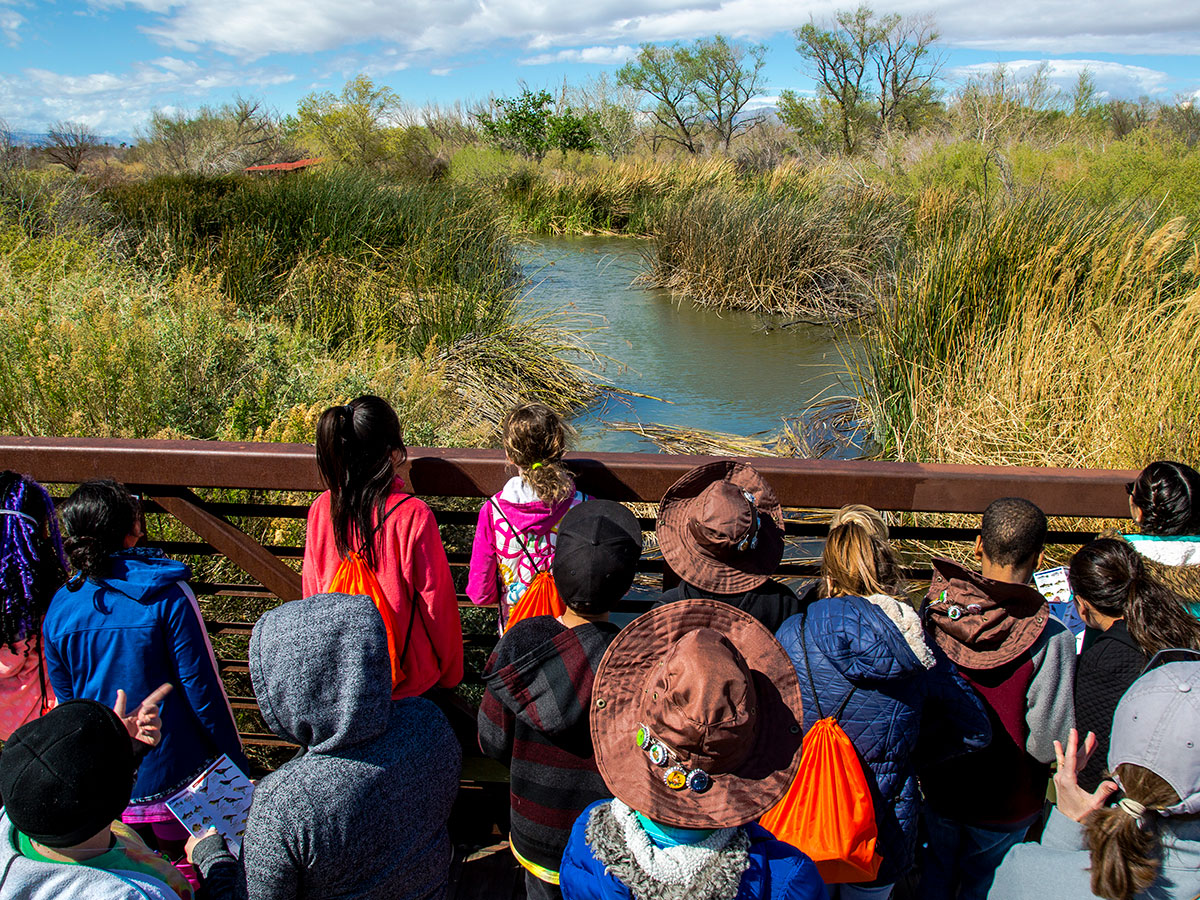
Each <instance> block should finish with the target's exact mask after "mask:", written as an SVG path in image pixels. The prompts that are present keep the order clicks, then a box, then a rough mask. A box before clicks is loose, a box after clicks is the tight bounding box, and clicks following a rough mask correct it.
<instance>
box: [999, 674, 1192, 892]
mask: <svg viewBox="0 0 1200 900" xmlns="http://www.w3.org/2000/svg"><path fill="white" fill-rule="evenodd" d="M1185 656H1186V657H1190V660H1191V661H1187V660H1186V659H1180V657H1185ZM1170 659H1175V660H1178V661H1174V662H1163V664H1162V665H1157V666H1156V664H1157V663H1159V662H1162V661H1164V660H1170ZM1197 659H1200V656H1198V655H1197V654H1195V653H1194V652H1192V653H1188V652H1186V651H1185V652H1184V653H1180V652H1179V651H1171V650H1167V651H1164V652H1163V653H1161V654H1160V655H1159V656H1158V657H1156V659H1155V660H1153V661H1152V662H1151V663H1150V668H1149V670H1148V671H1147V672H1146V673H1145V674H1144V675H1142V676H1141V677H1140V678H1139V679H1138V680H1137V681H1135V682H1134V683H1133V685H1132V686H1131V687H1130V688H1129V690H1128V691H1127V692H1126V693H1125V696H1124V697H1122V698H1121V702H1120V703H1119V704H1118V705H1117V710H1116V714H1115V715H1114V716H1113V726H1112V741H1111V743H1110V744H1109V748H1108V770H1109V771H1110V772H1111V773H1112V777H1113V781H1106V782H1104V783H1103V784H1101V785H1100V788H1099V789H1098V790H1097V791H1096V792H1095V793H1091V794H1089V793H1087V792H1086V791H1085V790H1083V788H1081V787H1080V786H1079V785H1078V784H1077V783H1076V774H1077V773H1078V772H1079V771H1081V770H1082V769H1083V766H1084V765H1085V764H1086V763H1087V759H1088V756H1089V755H1090V753H1091V752H1092V751H1093V750H1094V749H1095V741H1094V739H1093V736H1092V735H1090V734H1089V735H1088V739H1087V740H1086V741H1085V742H1084V747H1083V748H1082V750H1081V752H1078V753H1077V752H1076V744H1077V735H1076V733H1075V732H1074V731H1072V732H1071V735H1070V739H1069V740H1068V741H1067V744H1066V748H1065V750H1064V749H1063V748H1062V747H1059V748H1057V749H1058V771H1057V773H1056V774H1055V776H1054V783H1055V787H1056V788H1057V791H1056V793H1057V805H1056V808H1055V809H1054V810H1053V811H1052V812H1051V813H1050V819H1049V821H1048V822H1047V823H1046V830H1045V831H1044V832H1043V834H1042V842H1041V844H1040V845H1039V844H1018V845H1017V846H1016V847H1014V848H1013V849H1012V850H1011V851H1009V853H1008V855H1007V856H1006V857H1005V858H1004V862H1003V864H1002V865H1001V866H1000V868H999V870H997V872H996V880H995V883H994V884H993V885H992V890H991V893H990V894H989V895H988V897H989V898H990V900H1024V898H1043V897H1054V898H1056V900H1059V898H1061V900H1076V898H1078V900H1085V898H1087V900H1091V898H1093V897H1104V898H1106V900H1133V898H1134V897H1139V898H1155V900H1192V898H1193V897H1196V896H1197V895H1200V816H1198V814H1200V750H1198V749H1197V747H1196V736H1197V735H1198V734H1200V662H1197V661H1196V660H1197ZM1118 788H1119V789H1120V790H1121V791H1122V794H1121V796H1120V799H1119V800H1118V802H1117V803H1116V804H1115V805H1113V806H1111V807H1106V806H1105V804H1106V802H1107V801H1109V800H1110V799H1111V798H1112V797H1113V796H1115V792H1116V791H1117V790H1118Z"/></svg>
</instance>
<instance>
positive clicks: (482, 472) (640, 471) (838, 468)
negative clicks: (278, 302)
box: [0, 436, 1136, 743]
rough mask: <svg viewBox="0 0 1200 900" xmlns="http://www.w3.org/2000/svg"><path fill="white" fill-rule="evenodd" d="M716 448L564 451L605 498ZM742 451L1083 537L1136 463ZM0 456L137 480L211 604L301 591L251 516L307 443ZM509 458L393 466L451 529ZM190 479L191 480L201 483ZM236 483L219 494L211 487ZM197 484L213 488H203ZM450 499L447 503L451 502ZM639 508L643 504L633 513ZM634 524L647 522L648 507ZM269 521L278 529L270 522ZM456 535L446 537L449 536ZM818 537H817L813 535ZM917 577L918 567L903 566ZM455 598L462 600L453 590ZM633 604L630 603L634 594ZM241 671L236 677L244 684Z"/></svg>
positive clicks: (83, 444)
mask: <svg viewBox="0 0 1200 900" xmlns="http://www.w3.org/2000/svg"><path fill="white" fill-rule="evenodd" d="M713 458H714V457H697V456H671V455H664V454H644V453H594V454H588V453H574V454H568V456H567V463H568V465H569V467H570V468H571V469H572V471H573V472H574V473H575V475H576V478H577V481H578V484H579V486H580V488H581V489H582V490H584V491H586V492H587V493H589V494H591V495H593V496H597V497H606V498H610V499H613V500H621V501H636V502H645V503H656V502H657V501H658V500H659V499H660V498H661V497H662V494H663V492H664V491H665V490H666V489H667V487H669V486H670V485H671V484H672V483H673V482H674V481H675V480H676V479H677V478H678V477H679V476H680V475H682V474H683V473H684V472H686V471H687V470H689V469H690V468H692V467H693V466H695V465H698V464H700V463H703V462H708V461H711V460H712V459H713ZM747 461H749V462H752V463H753V465H754V466H755V468H757V469H758V470H759V471H760V472H761V473H762V474H763V475H764V476H765V477H766V478H767V480H768V481H769V482H770V483H771V485H772V486H773V487H774V489H775V492H776V494H777V495H778V496H779V499H780V501H781V502H782V504H783V505H784V507H785V508H791V509H804V510H823V509H836V508H837V507H840V506H842V505H844V504H846V503H865V504H868V505H870V506H873V507H875V508H876V509H880V510H885V511H889V512H897V513H970V514H978V513H980V512H982V511H983V509H984V508H985V507H986V506H987V505H988V504H989V503H990V502H991V501H992V500H995V499H996V498H998V497H1005V496H1020V497H1025V498H1027V499H1029V500H1032V501H1033V502H1034V503H1036V504H1037V505H1038V506H1040V507H1041V508H1042V509H1043V510H1045V512H1046V513H1047V514H1048V515H1051V516H1056V517H1066V518H1070V519H1079V520H1083V523H1082V525H1080V526H1077V527H1073V528H1068V529H1061V530H1057V531H1054V532H1052V534H1051V535H1050V540H1051V542H1053V543H1057V544H1065V545H1071V544H1079V543H1083V542H1085V541H1087V540H1089V539H1090V538H1091V537H1092V536H1093V534H1094V532H1095V529H1094V528H1089V526H1088V523H1087V520H1089V519H1111V518H1122V517H1125V516H1126V515H1127V514H1128V508H1127V498H1126V495H1125V492H1124V490H1123V489H1122V486H1123V484H1124V483H1125V482H1126V481H1129V480H1130V479H1131V478H1132V477H1134V475H1135V474H1136V473H1134V472H1130V471H1113V470H1087V469H1037V468H1017V467H976V466H948V465H923V464H916V463H891V462H873V461H844V460H842V461H834V460H797V459H772V458H754V459H752V460H747ZM0 468H8V469H15V470H17V471H20V472H22V473H25V474H28V475H31V476H32V477H34V478H36V479H37V480H38V481H40V482H42V483H43V484H47V485H50V486H54V485H61V486H69V485H73V484H77V483H79V482H81V481H85V480H87V479H89V478H96V477H111V478H116V479H117V480H119V481H123V482H125V483H126V484H129V485H131V486H133V487H134V488H135V489H137V490H138V491H140V492H141V494H142V496H143V500H144V503H145V504H146V508H147V511H148V512H151V513H157V514H161V515H166V516H170V517H172V518H173V519H175V520H177V521H178V522H179V523H180V524H181V525H182V526H184V527H185V528H186V530H187V532H189V533H190V534H191V535H194V539H186V540H170V541H159V542H158V544H159V546H161V547H163V549H165V550H166V551H167V552H169V553H171V554H173V555H180V556H189V557H196V558H212V557H217V558H220V557H224V558H225V559H227V560H228V561H229V562H230V563H232V564H233V565H234V566H236V568H237V569H238V570H240V572H241V573H243V574H242V577H238V578H236V579H234V578H232V577H229V578H226V579H225V580H209V581H199V582H197V583H196V585H195V586H196V588H197V593H199V594H200V595H201V596H202V597H203V598H205V600H206V602H207V603H208V604H209V605H212V604H214V603H215V602H216V601H218V600H221V601H223V602H225V603H226V604H227V603H228V602H229V601H231V600H241V601H245V602H246V603H248V604H249V603H257V604H259V605H260V606H269V605H271V604H273V603H275V602H277V601H286V600H291V599H294V598H297V597H299V596H300V575H299V572H298V568H297V565H296V563H297V561H298V560H299V559H300V557H301V556H302V555H303V540H302V537H294V538H293V540H292V541H291V542H288V543H279V542H278V541H272V540H263V539H260V538H259V537H256V536H255V535H254V534H253V533H252V532H254V531H255V530H257V531H262V530H263V529H262V528H261V527H259V528H257V529H255V528H251V527H249V526H250V524H253V523H259V524H260V525H261V523H263V522H270V521H272V520H273V521H276V522H291V523H293V525H292V528H291V532H292V533H293V534H294V535H299V529H300V528H302V526H301V525H299V524H298V523H300V522H303V520H304V517H305V513H306V511H307V508H308V504H309V502H311V500H312V497H313V496H314V495H315V494H316V493H317V492H319V491H321V490H322V485H321V482H320V476H319V474H318V472H317V466H316V459H315V455H314V452H313V448H312V446H311V445H309V444H267V443H224V442H218V441H133V440H100V439H76V438H34V437H4V436H0ZM510 474H511V472H510V471H509V470H508V469H507V468H506V464H505V460H504V455H503V453H501V452H500V451H498V450H479V449H437V448H423V447H413V448H410V449H409V458H408V461H407V463H406V464H405V466H404V468H403V470H402V472H401V475H402V476H403V477H404V479H405V480H406V482H407V483H408V485H409V487H410V489H412V490H414V491H415V492H416V493H417V494H419V495H421V496H422V497H423V498H425V499H427V500H428V501H429V502H430V505H431V506H432V507H433V508H434V510H435V512H436V515H437V519H438V524H439V526H440V527H441V528H442V529H443V533H445V532H446V531H447V529H454V528H458V529H459V532H460V534H461V533H463V532H465V531H468V530H469V529H470V528H471V527H473V525H474V523H475V517H476V511H477V509H478V506H477V504H473V503H468V504H464V503H463V502H462V500H461V499H460V498H482V497H486V496H488V495H490V494H493V493H495V492H496V491H498V490H499V489H500V488H501V487H502V486H503V484H504V481H505V480H506V478H507V477H508V476H509V475H510ZM198 492H200V493H198ZM243 492H249V493H248V494H246V496H247V497H248V499H244V500H243V499H233V500H231V499H228V496H220V495H222V494H226V495H228V494H239V495H240V494H242V493H243ZM202 494H208V495H210V496H202ZM453 507H457V508H453ZM646 512H647V511H645V510H643V513H646ZM642 522H643V527H645V528H646V529H647V530H651V529H652V528H653V525H654V520H653V517H652V515H644V516H643V519H642ZM976 527H977V526H976V525H975V524H971V525H969V526H968V525H962V526H960V525H928V524H909V525H901V526H898V527H895V528H893V529H892V534H893V537H894V538H896V539H898V540H920V541H931V542H932V541H967V540H973V539H974V536H975V533H976ZM277 530H278V529H277ZM825 531H826V528H825V526H824V525H823V524H821V522H820V521H819V520H818V519H817V518H815V517H813V516H811V515H807V516H802V515H795V514H793V515H789V517H788V521H787V523H786V532H787V534H788V535H789V536H790V537H792V538H795V539H798V540H797V541H793V542H792V543H793V544H794V545H796V546H799V547H801V548H803V546H804V544H805V539H811V540H812V541H813V542H815V541H819V539H820V538H821V537H822V536H823V535H824V533H825ZM456 543H457V544H458V545H459V546H458V547H457V548H456V547H455V544H456ZM447 544H448V546H449V547H450V552H449V554H448V555H449V556H450V561H451V565H452V567H453V569H454V570H455V572H456V581H458V582H460V587H461V584H465V570H466V565H467V561H468V556H469V546H470V544H469V540H468V541H466V543H465V546H462V544H463V542H462V541H461V540H460V541H457V542H455V541H447ZM816 546H817V548H818V549H819V545H816ZM639 568H640V570H641V571H642V572H643V574H644V575H645V576H646V577H658V576H662V575H665V576H666V577H670V573H669V572H664V566H663V563H662V561H661V559H656V558H654V557H653V556H651V555H648V556H647V558H645V559H643V561H642V563H641V564H640V567H639ZM780 573H781V576H783V577H806V576H811V575H814V574H816V561H815V557H814V556H813V555H812V554H811V553H808V554H806V553H805V552H804V551H803V549H801V550H800V551H798V552H789V555H788V558H786V559H785V563H784V565H783V566H781V568H780ZM910 574H912V575H913V576H914V577H920V576H921V575H922V574H924V571H923V570H921V569H920V568H919V567H918V568H917V569H914V570H910ZM460 601H461V602H462V603H463V605H464V606H469V604H467V603H466V602H465V598H463V597H461V596H460ZM631 606H632V607H633V608H634V609H635V610H636V608H637V604H636V603H634V604H631ZM207 624H208V626H209V630H210V633H211V634H213V635H214V637H219V638H245V637H247V636H248V635H249V632H250V628H251V626H252V624H253V623H252V622H251V621H232V620H230V619H229V618H228V617H227V616H226V617H221V616H214V617H212V618H211V619H210V620H209V621H208V623H207ZM491 634H492V635H493V636H491V637H489V635H488V634H487V633H482V634H481V633H476V634H472V635H468V636H467V638H466V641H467V647H468V651H469V652H474V653H475V655H476V658H478V657H479V656H480V655H486V652H487V650H488V648H489V646H490V643H491V642H492V641H494V632H491ZM219 662H220V664H221V667H222V673H223V674H224V675H226V676H229V677H233V678H234V679H235V680H236V678H237V677H238V676H243V675H244V674H245V668H246V664H245V659H244V656H240V655H235V656H221V658H220V660H219ZM244 683H245V682H244V681H243V685H244ZM231 694H232V698H231V699H232V701H233V703H234V705H235V707H238V708H240V709H245V710H254V709H256V706H255V703H254V698H253V696H251V695H250V694H251V692H250V691H249V690H248V689H246V688H245V687H243V688H242V689H240V690H232V691H231ZM247 737H248V739H249V740H251V741H257V742H260V743H272V742H274V739H273V738H271V737H270V736H269V735H266V734H265V733H262V732H261V731H259V732H249V733H247Z"/></svg>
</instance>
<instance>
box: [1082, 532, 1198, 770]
mask: <svg viewBox="0 0 1200 900" xmlns="http://www.w3.org/2000/svg"><path fill="white" fill-rule="evenodd" d="M1070 581H1071V589H1072V591H1073V593H1074V595H1075V607H1076V609H1077V610H1078V612H1079V617H1080V618H1081V619H1083V621H1084V622H1085V623H1087V626H1088V637H1087V639H1086V640H1085V642H1084V646H1083V652H1082V653H1080V654H1079V659H1078V662H1077V663H1076V668H1075V719H1076V724H1077V726H1078V727H1079V730H1080V731H1081V732H1083V733H1087V732H1089V731H1090V732H1092V733H1094V734H1095V735H1096V741H1097V743H1096V747H1097V750H1096V752H1095V753H1093V754H1092V755H1091V757H1090V758H1089V760H1088V762H1087V765H1086V766H1084V767H1083V768H1082V769H1081V770H1080V772H1079V784H1080V786H1081V787H1083V788H1084V789H1085V790H1089V791H1094V790H1095V789H1096V788H1097V786H1099V784H1100V782H1101V781H1102V780H1103V777H1104V760H1105V758H1106V757H1107V755H1108V739H1109V733H1110V732H1111V730H1112V721H1113V712H1114V711H1115V710H1116V708H1117V701H1119V700H1120V699H1121V695H1122V694H1124V693H1125V690H1126V689H1127V688H1128V687H1129V686H1130V685H1131V684H1133V682H1134V679H1136V678H1137V677H1138V675H1140V674H1141V673H1142V670H1143V669H1144V668H1145V666H1146V660H1147V659H1149V658H1150V657H1151V656H1153V655H1154V654H1155V653H1157V652H1158V651H1159V650H1165V649H1168V648H1173V647H1183V648H1188V649H1193V650H1200V622H1197V621H1196V619H1195V618H1193V617H1192V616H1190V615H1189V614H1188V613H1187V612H1186V611H1185V610H1184V608H1183V607H1182V606H1181V605H1180V604H1179V602H1178V601H1177V600H1176V598H1175V596H1174V595H1173V594H1172V593H1171V592H1170V591H1169V590H1167V588H1165V587H1164V586H1163V585H1162V584H1161V583H1160V582H1159V581H1158V580H1157V579H1156V578H1155V577H1154V576H1153V574H1151V572H1150V571H1149V568H1148V567H1147V565H1146V564H1145V561H1144V560H1143V559H1142V557H1141V556H1140V555H1139V554H1138V552H1137V551H1136V550H1134V549H1133V547H1132V546H1131V545H1130V544H1129V543H1127V542H1125V541H1122V540H1119V539H1113V538H1101V539H1099V540H1096V541H1092V542H1091V543H1090V544H1087V545H1086V546H1084V547H1082V548H1080V550H1079V551H1078V552H1077V553H1076V554H1075V555H1074V556H1073V557H1072V558H1071V568H1070Z"/></svg>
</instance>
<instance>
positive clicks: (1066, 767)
mask: <svg viewBox="0 0 1200 900" xmlns="http://www.w3.org/2000/svg"><path fill="white" fill-rule="evenodd" d="M1095 751H1096V735H1094V734H1092V732H1090V731H1089V732H1088V733H1087V737H1086V738H1084V740H1083V748H1082V749H1080V747H1079V732H1077V731H1076V730H1075V729H1074V728H1072V729H1071V733H1070V735H1069V736H1068V737H1067V746H1066V749H1064V748H1063V745H1062V744H1061V743H1060V742H1058V741H1055V742H1054V756H1055V758H1056V759H1057V760H1058V770H1057V771H1056V772H1055V773H1054V790H1055V794H1056V795H1057V798H1058V799H1057V802H1056V805H1057V806H1058V810H1059V812H1061V813H1062V814H1063V815H1065V816H1068V817H1069V818H1072V819H1074V820H1075V821H1076V822H1082V821H1083V820H1084V819H1085V818H1086V817H1087V816H1088V815H1089V814H1090V813H1093V812H1095V811H1096V810H1098V809H1102V808H1103V807H1104V805H1105V804H1106V803H1107V802H1108V798H1109V797H1111V796H1112V795H1113V794H1114V793H1116V791H1117V790H1118V788H1117V785H1116V784H1115V783H1114V782H1112V781H1103V782H1101V783H1100V786H1099V787H1098V788H1096V792H1095V793H1094V794H1089V793H1088V792H1087V791H1085V790H1084V789H1083V788H1081V787H1080V786H1079V781H1078V778H1079V772H1080V770H1081V769H1083V767H1084V766H1086V765H1087V761H1088V760H1089V759H1090V758H1091V756H1092V754H1093V753H1094V752H1095Z"/></svg>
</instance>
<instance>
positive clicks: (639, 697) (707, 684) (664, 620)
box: [591, 599, 804, 828]
mask: <svg viewBox="0 0 1200 900" xmlns="http://www.w3.org/2000/svg"><path fill="white" fill-rule="evenodd" d="M803 722H804V716H803V713H802V709H801V702H800V684H799V682H798V681H797V680H796V670H795V668H794V667H793V666H792V662H791V660H790V659H788V656H787V654H786V653H785V652H784V650H783V648H782V647H781V646H780V645H779V642H778V641H776V640H775V638H774V636H773V635H772V634H771V632H770V631H768V630H767V628H766V627H764V626H763V625H762V624H760V623H759V622H758V620H757V619H755V618H753V617H752V616H750V615H749V614H747V613H744V612H742V611H741V610H740V609H737V608H735V607H733V606H730V605H729V604H727V603H723V602H721V601H719V600H706V599H700V600H682V601H679V602H677V603H670V604H667V605H666V606H661V607H659V608H657V609H654V610H651V611H650V612H648V613H646V614H644V615H642V616H640V617H638V618H637V619H635V620H634V621H633V622H632V623H631V624H630V625H628V626H627V627H626V628H625V629H624V630H623V631H621V633H620V634H618V635H617V637H616V638H615V639H614V640H613V642H612V644H610V645H609V648H608V651H607V652H606V653H605V654H604V658H603V660H601V662H600V667H599V669H598V670H597V672H596V680H595V683H594V685H593V687H592V710H591V726H592V742H593V744H594V745H595V748H596V762H597V764H598V765H599V768H600V774H601V775H602V776H603V778H604V783H605V784H607V785H608V787H609V789H610V790H611V791H612V792H613V794H614V795H615V796H616V797H617V798H618V799H619V800H621V801H622V802H623V803H625V804H626V805H627V806H629V807H631V808H633V809H635V810H637V811H639V812H641V813H643V814H645V815H647V816H649V817H650V818H651V819H653V820H654V821H656V822H661V823H663V824H665V825H674V826H677V827H681V828H728V827H732V826H735V825H743V824H745V823H746V822H752V821H754V820H756V819H758V817H759V816H761V815H762V814H763V813H765V812H766V811H767V810H769V809H770V808H771V807H773V806H774V805H775V804H776V803H777V802H779V800H780V798H782V797H783V794H784V792H785V791H786V790H787V788H788V785H789V784H791V782H792V779H793V778H794V777H795V774H796V769H797V768H798V767H799V765H800V747H801V738H802V731H803V728H802V725H803Z"/></svg>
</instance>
